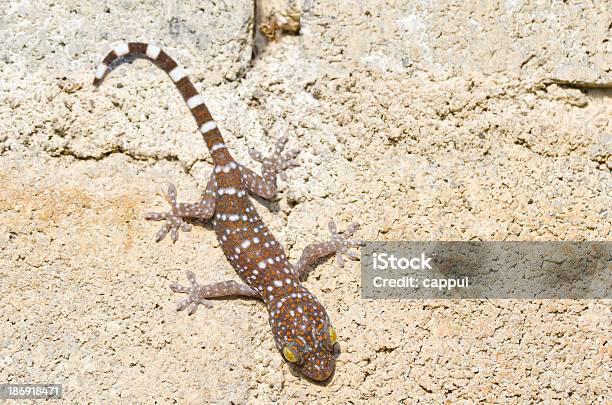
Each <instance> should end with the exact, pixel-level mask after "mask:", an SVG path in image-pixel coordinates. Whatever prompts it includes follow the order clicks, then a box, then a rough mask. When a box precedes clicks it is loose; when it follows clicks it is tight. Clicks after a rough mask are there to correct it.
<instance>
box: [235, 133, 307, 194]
mask: <svg viewBox="0 0 612 405" xmlns="http://www.w3.org/2000/svg"><path fill="white" fill-rule="evenodd" d="M288 141H289V138H288V137H286V136H282V137H280V138H279V139H278V140H277V141H276V145H275V146H274V150H273V152H272V154H271V155H270V156H269V157H264V155H263V154H262V153H260V152H258V151H256V150H254V149H249V155H250V156H251V158H252V159H253V160H255V161H257V162H260V163H262V168H261V176H260V175H258V174H256V173H255V172H253V171H252V170H250V169H248V168H247V167H245V166H242V165H240V176H241V177H242V180H243V181H244V183H245V186H246V188H247V190H249V191H250V192H251V193H253V194H256V195H258V196H260V197H263V198H265V199H266V200H272V199H273V198H274V197H275V196H276V177H277V176H278V177H280V178H281V179H282V180H286V179H287V174H286V171H287V170H289V169H292V168H294V167H298V166H299V165H300V164H299V163H298V162H297V161H296V160H295V158H296V157H297V155H298V153H300V151H299V150H297V149H292V150H289V151H287V152H285V153H283V151H284V150H285V145H286V144H287V142H288Z"/></svg>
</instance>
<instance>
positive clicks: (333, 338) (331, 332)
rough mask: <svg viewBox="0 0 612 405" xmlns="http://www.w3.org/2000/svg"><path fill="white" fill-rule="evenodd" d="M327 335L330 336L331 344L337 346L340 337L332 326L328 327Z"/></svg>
mask: <svg viewBox="0 0 612 405" xmlns="http://www.w3.org/2000/svg"><path fill="white" fill-rule="evenodd" d="M327 334H328V335H329V340H330V341H331V344H332V345H335V344H336V340H337V339H338V335H336V329H334V328H332V327H331V326H328V327H327Z"/></svg>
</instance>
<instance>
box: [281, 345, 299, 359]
mask: <svg viewBox="0 0 612 405" xmlns="http://www.w3.org/2000/svg"><path fill="white" fill-rule="evenodd" d="M283 356H285V358H286V359H287V361H290V362H291V363H296V362H297V361H298V360H299V357H298V353H297V352H296V350H295V349H294V348H293V347H289V346H285V347H283Z"/></svg>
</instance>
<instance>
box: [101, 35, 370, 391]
mask: <svg viewBox="0 0 612 405" xmlns="http://www.w3.org/2000/svg"><path fill="white" fill-rule="evenodd" d="M126 56H133V57H142V58H146V59H148V60H150V61H151V62H153V63H154V64H155V65H156V66H158V67H159V68H161V69H162V70H163V71H164V72H166V73H167V74H168V76H170V78H171V79H172V81H173V82H174V84H175V85H176V87H177V88H178V90H179V92H180V93H181V96H182V97H183V99H184V100H185V102H186V103H187V106H188V107H189V109H190V110H191V113H192V115H193V117H194V118H195V121H196V123H197V126H198V129H199V131H200V132H201V133H202V135H203V136H204V140H205V142H206V145H207V146H208V149H209V150H210V153H211V155H212V159H213V163H214V169H213V173H212V174H211V176H210V180H209V182H208V185H207V187H206V191H205V192H204V193H203V194H202V197H201V199H200V201H198V202H196V203H193V204H185V203H177V200H176V196H177V192H176V188H175V187H174V185H170V186H169V187H168V193H167V195H166V197H167V200H168V201H169V203H170V205H171V210H170V211H168V212H165V213H156V212H152V213H148V214H146V215H145V218H146V219H147V220H152V221H162V220H163V221H165V222H164V224H163V225H162V227H161V229H160V230H159V231H158V232H157V235H156V238H155V240H156V241H157V242H159V241H161V240H162V239H163V238H164V237H165V236H166V235H167V234H168V232H170V234H171V239H172V241H173V242H176V241H177V239H178V231H179V229H180V230H182V231H189V230H190V225H189V224H188V223H187V222H185V220H184V219H185V218H200V219H203V220H208V219H212V225H213V228H214V230H215V233H216V235H217V238H218V240H219V243H220V244H221V248H222V249H223V253H224V254H225V257H226V258H227V260H228V261H229V262H230V264H231V266H232V267H233V268H234V270H235V271H236V273H237V274H238V276H239V277H240V278H241V279H242V281H243V282H244V284H242V283H238V282H236V281H233V280H230V281H223V282H219V283H214V284H209V285H201V284H199V283H197V282H196V279H195V276H194V274H193V273H192V272H191V271H188V272H187V279H188V280H189V282H190V284H191V285H190V286H189V287H183V286H181V285H178V284H172V285H171V286H170V288H171V289H172V291H174V292H178V293H187V294H188V295H187V297H186V298H185V299H183V300H182V301H180V302H179V305H178V308H177V310H179V311H180V310H183V309H186V308H188V313H189V314H190V315H191V314H193V313H194V312H195V311H196V309H197V307H198V305H199V304H204V305H206V306H208V307H210V306H211V304H210V302H209V301H208V299H210V298H222V297H229V296H246V297H256V298H259V299H262V300H263V301H264V303H265V304H266V306H267V309H268V314H269V323H270V327H271V328H272V333H273V335H274V341H275V343H276V346H277V347H278V350H279V351H280V352H281V353H282V354H283V356H284V358H285V359H286V360H287V361H288V362H290V363H291V364H293V365H294V366H295V367H296V368H297V369H298V370H300V371H301V372H302V373H303V374H305V375H306V376H308V377H310V378H312V379H314V380H319V381H322V380H326V379H328V378H329V377H330V375H331V374H332V373H333V371H334V369H335V363H336V357H337V355H338V353H339V350H338V345H337V342H336V339H337V337H336V331H335V329H334V328H333V327H332V324H331V321H330V320H329V316H328V315H327V312H326V311H325V309H324V308H323V306H322V305H321V303H319V301H318V300H317V299H316V298H315V297H314V296H313V295H312V294H311V293H310V292H309V291H308V290H307V289H306V288H305V287H304V286H303V285H302V283H301V279H302V278H303V276H304V275H305V274H306V272H307V271H306V270H307V269H308V268H309V267H310V266H311V265H312V264H314V263H315V262H316V261H317V260H318V259H320V258H322V257H325V256H328V255H331V254H333V253H335V254H336V259H337V261H338V264H339V265H340V266H341V267H342V266H343V265H344V259H343V256H342V255H343V254H346V255H347V256H348V257H349V258H351V259H355V260H356V259H358V255H357V253H355V252H354V251H351V250H348V247H350V246H362V244H363V242H360V241H356V240H347V238H348V237H349V236H351V235H352V234H353V233H354V232H355V231H356V230H357V225H356V224H350V225H349V226H348V228H347V230H346V231H345V232H344V234H343V235H341V234H339V233H338V232H337V231H336V226H335V224H334V223H333V221H332V222H330V224H329V231H330V232H331V239H330V240H329V241H327V242H323V243H314V244H311V245H309V246H307V247H306V248H305V249H304V251H303V253H302V256H301V257H300V259H299V260H298V262H297V263H296V264H295V265H292V264H291V263H290V262H289V261H288V259H287V257H286V255H285V252H284V250H283V248H282V246H281V245H280V244H279V243H278V242H277V241H276V239H275V238H274V236H273V235H272V234H271V233H270V231H269V229H268V228H267V227H266V225H264V223H263V222H262V220H261V218H260V216H259V215H258V214H257V211H256V210H255V208H254V207H253V205H252V204H251V201H250V200H249V193H252V194H255V195H258V196H260V197H263V198H265V199H273V198H274V197H275V195H276V177H277V175H279V176H280V177H281V178H284V176H285V171H286V170H287V169H290V168H293V167H296V166H298V164H297V162H296V161H295V160H294V158H295V157H296V156H297V154H298V151H295V150H293V151H289V152H286V153H284V154H283V151H284V147H285V145H286V143H287V138H286V137H282V138H280V139H279V140H278V141H277V143H276V147H275V149H274V152H273V154H272V155H271V156H270V157H264V156H263V155H262V154H260V153H258V152H255V151H253V150H250V151H249V152H250V155H251V157H252V158H253V159H254V160H256V161H258V162H261V163H262V164H263V167H262V174H261V176H259V175H257V174H256V173H254V172H253V171H251V170H249V169H248V168H246V167H245V166H242V165H241V164H239V163H237V162H236V161H235V160H234V159H233V158H232V156H231V155H230V153H229V151H228V150H227V147H226V146H225V143H224V140H223V137H222V136H221V132H220V131H219V128H218V127H217V124H216V123H215V121H214V120H213V118H212V116H211V114H210V112H209V111H208V108H207V107H206V105H205V104H204V99H203V98H202V96H201V95H200V94H199V93H198V91H197V90H196V88H195V87H194V86H193V84H192V83H191V81H190V80H189V78H188V77H187V75H186V74H185V72H184V70H183V69H181V67H180V66H178V64H177V63H176V62H175V61H174V60H173V59H172V58H171V57H170V56H168V54H166V53H165V52H164V51H163V50H161V49H160V48H158V47H156V46H154V45H150V44H146V43H139V42H130V43H127V44H121V45H119V46H116V47H115V48H114V49H113V50H112V51H111V52H109V53H108V54H107V55H106V57H105V58H104V60H103V61H102V63H101V64H100V65H99V66H98V69H97V71H96V76H95V79H94V82H93V84H94V85H95V86H96V87H98V86H100V84H101V83H102V80H103V79H104V77H105V76H106V74H107V73H108V72H109V71H110V66H111V65H112V66H114V65H116V64H117V62H120V60H119V59H120V58H122V57H126Z"/></svg>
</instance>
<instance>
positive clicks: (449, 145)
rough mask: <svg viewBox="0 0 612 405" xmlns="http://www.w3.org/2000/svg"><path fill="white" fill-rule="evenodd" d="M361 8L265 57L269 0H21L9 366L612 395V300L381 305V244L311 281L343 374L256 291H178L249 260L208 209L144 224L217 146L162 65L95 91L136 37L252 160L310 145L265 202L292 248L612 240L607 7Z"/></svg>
mask: <svg viewBox="0 0 612 405" xmlns="http://www.w3.org/2000/svg"><path fill="white" fill-rule="evenodd" d="M340 3H342V4H340ZM363 4H364V3H363V2H357V1H354V2H350V3H348V2H331V1H329V2H315V1H312V0H304V1H303V2H302V3H301V10H302V16H301V29H300V35H299V36H284V37H281V38H279V39H278V42H275V43H271V44H269V45H268V46H267V47H266V48H265V51H264V52H263V53H262V54H261V55H260V56H259V57H258V58H257V59H256V60H255V61H254V63H253V64H251V60H250V58H251V54H252V49H251V48H252V39H253V35H252V30H253V25H254V23H253V21H254V19H253V18H254V6H253V4H252V3H248V2H243V1H233V2H228V1H215V2H188V1H181V2H172V1H170V2H159V3H151V2H136V1H117V2H102V3H95V5H94V3H93V2H92V3H91V5H83V4H81V2H68V1H63V2H60V3H53V2H48V3H39V4H37V5H36V6H34V5H31V4H30V2H8V1H4V2H2V3H1V10H0V11H1V12H0V15H1V16H2V17H0V18H1V20H0V29H1V30H2V31H1V34H0V35H1V38H2V40H3V44H4V46H3V48H2V50H1V51H0V72H1V73H2V77H3V80H2V81H1V82H0V151H1V155H0V190H2V191H1V192H0V249H1V251H0V281H1V282H0V317H1V320H2V328H0V381H14V382H58V383H62V384H64V388H65V390H66V398H68V399H69V400H71V401H78V402H84V401H88V402H92V401H100V400H102V401H104V402H120V401H121V402H153V401H159V402H170V401H178V402H179V403H184V402H192V403H200V402H205V401H219V402H222V403H231V402H233V403H246V402H256V401H258V402H264V403H265V402H270V401H280V402H287V403H307V402H312V401H315V402H326V403H347V402H353V403H361V402H364V401H366V400H367V401H373V402H379V403H388V402H389V401H392V402H395V401H400V402H405V403H413V402H416V400H421V401H422V402H423V403H431V402H443V401H444V400H449V401H450V402H458V401H461V400H465V402H466V403H472V402H486V403H493V402H495V403H499V402H542V401H549V402H557V401H560V402H574V401H575V402H577V403H605V399H606V398H607V399H609V398H610V397H611V392H610V381H609V370H610V367H611V364H612V346H611V343H610V330H611V327H612V325H611V323H610V319H612V318H611V316H610V315H611V314H610V310H611V306H610V303H609V302H606V301H534V302H531V301H503V300H502V301H486V300H485V301H408V300H405V301H366V300H362V299H361V298H360V287H359V265H358V263H354V262H352V263H350V265H349V266H347V267H346V268H345V269H342V270H340V269H338V268H337V267H336V266H335V263H334V262H333V261H332V260H327V261H324V262H322V263H321V264H320V265H319V266H318V267H317V268H316V269H315V270H314V271H313V272H312V273H311V275H310V277H309V280H308V282H307V286H308V287H309V288H312V291H313V292H314V293H315V294H316V295H317V296H318V297H319V298H320V300H321V301H322V302H323V303H324V304H325V306H326V308H327V310H328V312H329V314H330V316H331V318H332V320H333V322H334V324H335V326H336V329H337V330H338V333H339V335H340V338H339V339H340V343H341V346H342V352H343V353H342V355H341V356H340V358H339V362H338V367H337V371H336V374H335V377H334V379H333V381H332V382H331V383H329V384H328V385H325V386H320V385H314V384H312V383H309V382H307V381H305V380H303V379H301V378H300V377H299V376H297V375H295V374H293V373H292V372H291V370H290V369H289V368H288V367H287V365H286V364H284V362H283V361H282V360H281V357H280V356H279V354H278V353H277V351H276V349H275V347H274V343H273V341H272V337H271V335H270V331H269V327H268V325H267V318H266V313H265V310H264V307H263V306H262V305H261V304H260V303H258V302H256V301H248V300H230V301H219V302H216V303H215V306H214V308H213V309H210V310H206V309H204V308H202V309H200V310H199V311H198V312H197V314H196V315H195V316H193V317H191V318H188V317H186V316H185V315H184V313H176V312H175V311H174V307H175V301H176V299H177V297H176V296H174V295H173V294H172V293H171V292H170V290H169V289H168V285H169V284H170V283H172V282H177V281H178V282H183V281H184V272H185V270H187V269H192V270H193V271H195V273H196V274H197V276H198V278H199V279H200V280H201V281H210V282H214V281H219V280H224V279H229V278H235V275H234V273H233V271H232V270H231V268H230V267H229V265H228V264H227V262H226V261H225V259H224V257H223V255H222V253H221V250H220V249H219V246H218V243H217V242H216V240H215V238H214V235H213V233H212V232H211V229H210V227H209V226H203V227H198V228H195V229H194V230H193V231H192V232H191V233H190V234H183V235H182V236H181V239H180V240H179V242H178V243H176V244H175V245H171V243H170V242H169V241H167V240H166V241H164V242H163V243H160V244H155V243H154V242H153V235H154V233H155V231H156V229H157V224H154V223H146V222H144V221H143V220H142V215H143V213H144V212H146V211H149V210H152V209H161V208H165V202H164V200H163V199H162V198H161V197H160V196H159V195H156V194H155V193H156V192H157V191H159V190H160V189H161V188H162V187H163V186H164V184H165V183H166V182H168V181H172V182H174V183H175V184H177V187H178V189H179V198H180V199H182V200H183V201H192V200H195V199H196V198H197V197H198V195H199V193H200V191H201V190H202V189H203V187H204V186H205V184H206V181H207V177H208V174H209V172H210V170H211V160H210V158H209V154H208V152H207V151H206V149H205V146H204V143H203V141H202V139H201V137H200V136H199V135H198V134H197V132H196V130H195V128H194V124H193V122H192V119H191V117H190V115H189V113H188V111H187V108H186V107H185V106H184V105H183V103H182V101H181V100H180V97H179V96H178V95H177V93H176V90H175V89H174V88H173V86H172V84H171V82H170V80H169V79H168V78H167V77H165V76H164V75H163V73H161V72H160V71H158V70H156V69H155V68H154V67H152V66H151V65H150V64H148V63H147V62H145V61H136V62H135V63H133V64H131V65H125V66H121V67H120V68H118V69H116V70H115V71H114V72H113V73H112V74H111V75H110V77H109V78H108V79H107V80H106V82H105V83H104V85H103V86H102V88H101V89H99V90H98V91H93V89H92V87H91V86H90V82H91V80H92V77H93V73H94V70H95V66H96V64H97V63H98V61H99V60H100V58H101V57H102V56H103V55H104V53H105V52H106V51H108V50H109V49H110V47H111V45H112V44H114V43H117V42H121V41H124V40H146V41H151V42H155V43H157V44H159V45H162V46H163V47H164V48H165V49H166V50H167V51H168V52H169V53H170V54H171V55H173V56H174V57H175V58H176V59H177V60H178V61H179V62H180V64H182V65H183V66H185V67H186V69H187V71H188V72H189V73H190V74H191V77H192V79H193V80H194V82H195V83H196V86H197V87H198V88H200V89H201V90H202V91H203V92H204V94H205V96H206V100H207V103H208V105H209V107H210V109H211V111H212V113H213V115H214V116H215V118H216V120H217V122H218V123H219V125H220V127H221V129H222V131H223V133H224V134H225V136H226V139H227V143H228V145H229V147H230V148H231V149H232V151H233V152H234V155H235V156H236V157H237V159H239V160H240V161H241V162H243V163H246V164H247V165H250V166H253V167H255V165H254V164H253V163H252V162H251V161H250V159H249V158H248V155H247V153H246V151H247V147H249V146H255V147H258V148H265V145H270V144H271V143H272V142H273V140H274V139H275V138H276V137H278V136H279V135H281V134H288V135H289V136H290V138H291V145H292V146H294V147H295V146H299V147H300V148H301V149H302V153H301V156H302V162H303V163H302V166H301V167H300V168H298V169H296V170H293V171H292V172H291V173H290V175H289V179H288V181H287V182H281V193H280V200H279V201H278V202H276V203H271V204H266V205H265V206H264V205H261V204H260V203H257V207H258V209H259V211H260V213H261V214H262V216H263V217H264V219H265V220H266V221H267V223H268V224H269V226H270V228H271V229H272V230H273V232H274V233H275V234H276V236H277V237H278V238H279V239H280V240H281V241H282V242H283V244H284V246H285V248H286V250H287V251H288V253H289V255H290V257H291V258H292V259H296V258H297V257H298V256H299V254H300V253H301V250H302V249H303V248H304V247H305V246H306V245H307V244H308V243H310V242H312V241H315V240H318V239H321V238H322V237H324V236H326V223H327V222H328V219H329V218H335V219H336V221H337V222H341V223H346V222H349V221H352V220H358V221H359V222H361V223H362V228H361V230H360V231H359V236H360V237H361V238H364V239H371V240H373V239H376V240H397V239H444V240H452V239H461V240H470V239H483V240H490V239H493V240H505V239H509V240H513V239H518V240H582V239H607V240H610V236H611V225H610V222H611V221H610V206H612V204H611V203H612V198H611V196H610V186H611V180H612V177H611V175H610V169H611V166H612V160H611V157H610V156H611V155H610V154H611V150H612V145H611V138H612V137H611V135H612V134H611V132H612V123H611V121H612V120H611V117H612V103H611V101H610V100H611V98H610V97H611V95H612V93H611V90H610V88H611V87H612V80H611V79H612V73H611V68H612V60H611V58H612V56H611V55H612V52H611V47H612V44H611V42H610V37H611V34H610V24H609V23H610V19H611V16H610V11H609V5H607V6H606V4H605V3H604V2H601V3H598V4H599V5H589V6H574V5H567V4H563V3H560V2H554V3H552V4H548V3H541V5H533V4H530V3H526V2H520V1H507V2H503V3H502V2H499V3H497V5H495V6H491V7H484V6H480V7H474V8H470V7H468V6H464V5H462V4H461V2H457V3H456V4H454V3H452V2H432V3H428V2H423V3H421V2H409V3H408V4H406V2H399V1H398V2H394V1H387V2H383V1H377V2H368V6H367V7H366V6H365V5H363ZM480 4H484V2H480Z"/></svg>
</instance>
